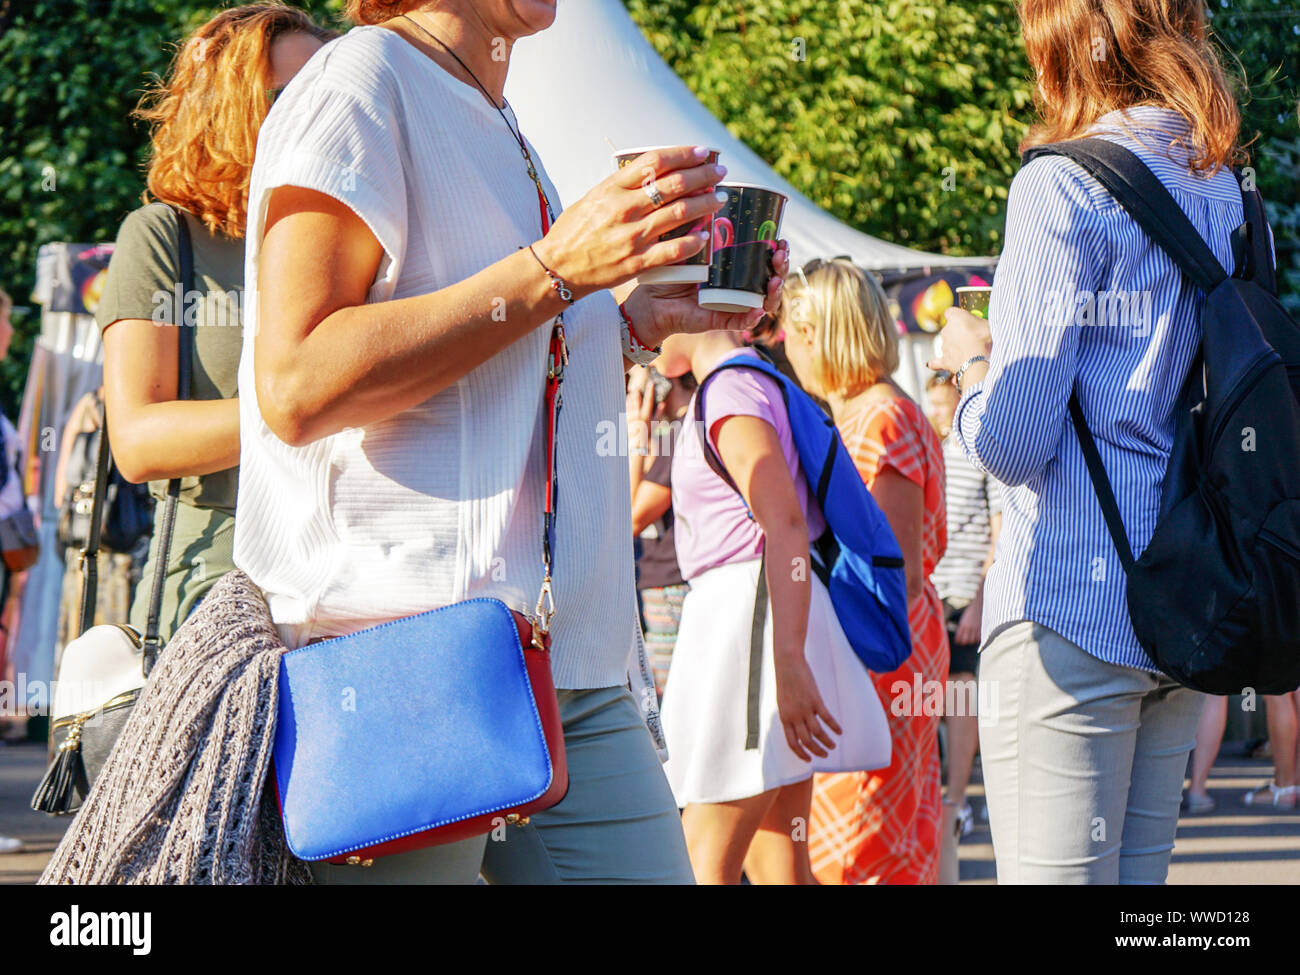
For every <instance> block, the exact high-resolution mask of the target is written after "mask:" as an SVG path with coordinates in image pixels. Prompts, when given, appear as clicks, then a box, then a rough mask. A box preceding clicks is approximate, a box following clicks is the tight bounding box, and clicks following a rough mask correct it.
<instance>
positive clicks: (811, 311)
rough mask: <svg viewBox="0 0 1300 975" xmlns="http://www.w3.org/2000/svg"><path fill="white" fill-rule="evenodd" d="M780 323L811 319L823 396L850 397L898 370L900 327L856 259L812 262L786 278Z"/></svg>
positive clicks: (815, 370) (787, 327)
mask: <svg viewBox="0 0 1300 975" xmlns="http://www.w3.org/2000/svg"><path fill="white" fill-rule="evenodd" d="M780 321H781V325H782V327H783V328H784V329H785V330H786V333H787V334H789V333H790V332H791V331H792V330H793V329H792V328H791V326H792V325H793V324H794V323H795V322H800V323H810V324H811V325H812V328H813V334H814V336H815V339H814V341H813V364H812V367H813V375H812V379H813V381H814V382H815V383H816V384H817V385H818V386H819V387H820V388H819V390H818V391H819V392H820V393H821V395H823V396H825V395H831V394H835V395H840V396H852V395H854V394H856V393H859V392H861V391H862V390H864V389H866V388H868V387H869V386H872V385H874V384H875V383H877V382H879V381H880V380H881V379H882V378H887V377H889V376H890V375H892V374H893V373H894V371H895V370H897V369H898V329H897V327H896V326H895V324H894V316H893V315H892V314H891V313H890V310H889V299H888V298H886V297H885V292H884V289H883V288H881V286H880V283H879V282H878V281H877V280H876V279H875V277H874V276H873V275H872V274H871V273H870V272H868V271H864V270H863V269H862V268H860V267H858V266H857V265H856V264H854V263H853V262H852V261H849V260H846V259H844V258H835V259H834V260H830V261H823V260H820V259H818V260H813V261H809V262H808V263H807V264H805V265H804V266H803V267H802V268H801V269H800V271H799V272H797V273H795V274H793V275H791V276H790V277H789V278H787V279H786V282H785V292H784V297H783V298H782V301H781V312H780Z"/></svg>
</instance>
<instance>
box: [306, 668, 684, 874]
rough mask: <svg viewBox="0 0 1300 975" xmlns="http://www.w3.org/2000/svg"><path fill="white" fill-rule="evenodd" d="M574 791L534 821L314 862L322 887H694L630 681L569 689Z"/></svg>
mask: <svg viewBox="0 0 1300 975" xmlns="http://www.w3.org/2000/svg"><path fill="white" fill-rule="evenodd" d="M559 698H560V718H561V721H562V722H563V725H564V747H565V752H566V758H567V761H568V765H569V792H568V794H567V795H566V796H565V797H564V798H563V799H562V800H560V802H559V804H558V805H555V806H552V807H551V808H550V809H547V810H546V811H545V812H540V813H534V814H533V816H532V817H531V821H530V822H529V823H528V825H526V826H505V825H502V826H501V827H500V828H499V829H497V830H494V831H493V832H492V833H490V834H489V835H487V836H476V837H473V838H472V839H468V840H462V841H460V842H459V843H447V844H445V845H443V846H432V847H428V848H427V849H423V850H415V851H413V852H411V853H399V854H397V855H396V856H389V857H380V858H378V859H376V860H375V862H374V865H373V866H369V867H360V866H356V867H350V866H341V865H334V864H329V863H315V864H312V868H311V872H312V877H313V878H314V879H315V881H316V883H318V884H472V883H474V882H475V881H476V880H477V879H478V877H479V874H480V873H482V875H483V876H484V877H485V878H486V879H487V881H488V882H489V883H493V884H559V883H589V884H618V883H625V884H693V883H694V882H695V876H694V874H693V873H692V872H691V861H690V858H689V857H688V856H687V853H686V840H685V837H684V836H683V835H682V823H681V817H680V816H679V815H678V812H677V805H676V803H674V802H673V794H672V790H671V789H669V788H668V779H667V778H665V777H664V771H663V766H662V765H660V763H659V756H658V755H657V754H656V753H655V749H654V744H653V742H652V741H651V738H650V733H649V732H648V731H647V730H646V726H645V723H644V722H643V721H642V719H641V712H640V710H639V709H638V708H637V706H636V702H635V701H634V700H633V699H632V695H631V693H630V692H629V691H628V689H627V688H626V687H600V688H596V689H594V690H585V691H560V692H559Z"/></svg>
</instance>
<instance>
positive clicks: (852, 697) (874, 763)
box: [662, 559, 890, 806]
mask: <svg viewBox="0 0 1300 975" xmlns="http://www.w3.org/2000/svg"><path fill="white" fill-rule="evenodd" d="M761 565H762V561H761V560H760V559H755V560H753V561H750V562H737V563H733V564H731V565H722V566H718V567H717V568H716V569H710V570H709V571H707V572H705V573H704V574H703V575H701V576H699V577H698V578H695V579H692V580H691V589H690V592H688V593H687V594H686V600H685V602H684V603H683V604H682V621H681V626H680V627H679V629H678V632H677V644H676V646H675V647H674V648H673V659H672V666H671V668H670V669H669V671H668V684H667V686H666V687H665V688H664V699H663V707H662V719H663V729H664V737H665V738H666V740H667V744H668V761H667V762H666V763H665V765H664V772H665V773H666V774H667V776H668V782H669V783H670V785H671V786H672V790H673V795H674V796H675V797H676V799H677V805H678V806H686V805H687V804H688V803H693V802H695V803H698V802H731V801H733V800H736V799H744V798H747V797H749V796H756V795H759V794H760V793H763V792H767V791H768V790H770V789H776V788H779V787H781V786H785V785H792V784H794V783H796V782H802V781H803V780H804V779H806V778H808V777H809V776H810V775H812V773H813V772H856V771H868V770H871V769H878V768H884V767H885V766H887V765H888V764H889V759H890V742H889V724H888V721H887V720H886V717H885V709H884V707H883V706H882V705H881V703H880V697H879V695H877V693H876V688H875V685H874V684H873V683H872V682H871V675H870V674H868V672H867V669H866V667H865V666H864V665H863V664H862V661H860V660H859V659H858V657H857V655H856V654H855V653H854V652H853V648H852V646H850V645H849V641H848V638H847V637H845V636H844V631H843V630H842V629H840V624H839V620H838V619H837V618H836V616H835V609H834V607H833V606H832V605H831V599H830V595H829V594H828V593H827V592H826V587H825V586H823V585H822V583H821V580H820V579H818V578H817V577H816V576H815V575H814V576H813V577H812V579H811V583H812V584H811V590H812V592H811V597H810V600H809V608H808V637H807V641H806V643H805V645H804V656H805V658H806V659H807V661H808V665H809V667H810V668H811V670H812V673H813V677H814V678H815V679H816V681H817V690H818V691H819V692H820V694H821V697H822V701H823V703H825V705H826V707H827V709H828V710H829V711H830V713H831V715H832V716H833V717H834V718H835V720H836V721H837V722H838V723H839V725H840V727H841V728H842V729H843V731H844V734H843V735H842V736H839V737H838V738H837V737H836V736H835V734H834V733H833V732H831V738H832V739H834V740H835V742H836V746H835V748H834V749H832V750H831V752H830V753H829V755H828V756H827V757H826V758H817V757H816V756H814V757H813V760H812V762H811V763H808V762H805V761H803V760H802V759H800V758H798V757H797V756H796V755H795V754H794V753H793V752H792V751H791V750H790V746H789V745H788V744H787V743H786V740H785V730H784V728H783V727H782V725H781V717H780V715H779V713H778V712H777V706H776V670H775V665H774V662H773V656H772V607H771V603H770V600H769V604H768V607H767V622H766V625H765V627H764V634H763V659H762V664H761V670H760V677H759V687H758V694H757V705H758V711H757V717H758V729H757V730H758V736H757V737H758V740H757V747H748V748H747V747H746V744H747V741H746V739H747V738H748V737H749V729H750V708H749V703H750V702H749V697H750V694H749V685H750V660H749V655H750V634H751V630H752V627H753V614H754V595H755V592H756V591H757V587H758V573H759V569H760V566H761Z"/></svg>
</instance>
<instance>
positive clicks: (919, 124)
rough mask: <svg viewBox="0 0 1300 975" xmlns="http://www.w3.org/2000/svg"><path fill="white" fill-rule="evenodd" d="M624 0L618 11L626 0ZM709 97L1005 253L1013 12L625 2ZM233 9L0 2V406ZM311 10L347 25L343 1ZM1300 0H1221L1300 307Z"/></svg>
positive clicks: (1015, 78) (974, 242) (187, 3)
mask: <svg viewBox="0 0 1300 975" xmlns="http://www.w3.org/2000/svg"><path fill="white" fill-rule="evenodd" d="M610 2H613V0H610ZM625 3H626V5H627V7H628V8H629V10H630V11H631V12H632V15H633V17H634V18H635V19H636V20H637V22H638V23H639V24H640V25H641V27H642V29H643V30H644V31H645V32H646V34H647V35H648V36H649V37H650V39H651V41H652V43H653V44H654V45H655V47H656V48H657V49H658V50H659V51H660V53H661V54H663V56H664V57H665V58H666V59H667V60H668V62H669V63H670V64H671V65H672V66H673V67H674V68H675V69H676V70H677V72H678V73H679V74H680V75H681V76H682V77H683V78H684V79H685V81H686V82H687V84H689V85H690V86H691V88H692V89H693V90H694V91H695V92H696V94H697V95H699V97H700V98H701V100H703V102H704V103H705V104H706V105H707V106H708V107H709V108H710V110H712V111H713V112H714V113H715V114H717V115H718V117H719V118H721V119H722V120H723V121H724V122H725V123H726V124H727V125H728V127H729V128H730V129H731V131H732V132H734V133H735V134H736V135H738V136H739V137H741V138H743V139H744V140H745V142H746V143H747V144H748V145H750V146H751V147H752V148H753V149H754V150H755V151H756V152H758V154H759V155H760V156H762V157H763V158H765V159H766V160H768V161H769V162H770V163H771V164H772V165H773V167H774V168H775V169H776V170H777V171H778V172H780V173H781V174H782V175H783V176H785V177H786V178H787V179H789V180H790V181H791V182H792V183H794V184H795V185H796V186H798V187H799V188H800V189H802V190H803V191H804V192H805V193H807V194H808V196H810V197H811V198H812V199H813V200H814V201H815V202H817V203H818V204H819V205H821V206H823V207H825V208H826V209H827V210H829V211H831V212H832V213H834V214H836V215H837V216H838V217H840V218H841V219H843V220H845V221H847V222H848V223H850V224H852V225H853V226H856V227H859V228H861V229H863V230H865V231H867V232H868V233H872V234H876V235H878V236H880V237H883V238H885V239H887V240H892V241H895V242H898V243H901V244H906V245H909V246H913V247H922V248H926V249H930V250H939V251H945V252H950V253H953V254H993V253H997V252H998V250H1000V248H1001V237H1000V234H1001V231H1002V224H1003V211H1004V207H1005V201H1006V188H1007V185H1008V184H1009V183H1010V180H1011V177H1012V175H1013V174H1014V173H1015V170H1016V167H1017V164H1018V163H1017V155H1016V145H1017V144H1018V142H1019V141H1020V138H1021V136H1022V135H1023V133H1024V131H1025V128H1026V126H1027V124H1028V123H1029V121H1030V119H1031V118H1032V107H1031V104H1030V90H1031V89H1030V83H1029V80H1028V79H1029V69H1028V67H1027V65H1026V64H1025V58H1024V52H1023V49H1022V46H1021V42H1020V37H1019V31H1018V25H1017V23H1016V16H1015V7H1014V4H1013V3H1012V2H1011V0H938V2H929V3H922V2H914V0H707V2H701V0H625ZM227 5H230V4H229V3H226V4H219V3H197V2H192V0H78V2H76V3H69V2H67V0H0V287H3V288H5V289H6V290H8V291H9V292H10V293H11V294H12V295H13V297H14V299H15V300H16V302H17V303H18V305H19V309H18V313H17V314H16V315H15V322H16V324H17V326H18V330H19V334H18V336H17V337H16V340H15V343H14V349H13V352H12V354H11V356H10V359H9V361H8V362H7V363H5V364H4V365H3V366H0V405H3V406H4V408H5V409H6V411H7V412H9V414H10V415H13V408H14V407H15V406H16V404H17V397H18V396H19V395H20V393H21V383H22V377H23V375H24V373H25V370H26V359H27V356H26V352H27V351H28V350H30V347H31V340H32V336H33V334H34V332H35V330H36V325H37V323H36V320H35V315H34V314H33V312H34V309H24V308H23V307H22V306H23V305H24V304H26V303H27V299H28V295H29V294H30V292H31V287H32V283H33V277H34V271H35V264H36V251H37V249H38V248H39V247H40V245H41V244H43V243H47V242H50V241H59V240H65V241H104V240H111V239H113V237H114V236H115V235H116V232H117V226H118V223H119V222H120V221H121V219H122V217H123V216H124V215H125V214H126V213H127V212H128V211H130V210H131V209H132V208H134V207H135V206H136V205H137V204H138V201H139V197H140V192H141V189H142V186H143V178H142V173H143V165H144V161H145V153H146V148H147V132H145V130H144V129H143V127H142V126H140V125H138V124H136V123H134V122H132V121H131V120H130V112H131V110H132V109H133V108H134V107H135V105H136V103H137V101H138V99H139V95H140V92H141V90H142V88H143V87H144V85H145V83H146V82H147V80H148V79H149V78H150V76H151V75H155V74H161V73H164V72H165V71H166V69H167V65H168V63H169V62H170V60H171V57H172V55H173V53H174V50H175V44H176V42H177V41H178V40H179V39H180V38H181V37H183V36H184V35H185V33H186V32H187V31H189V30H190V29H192V28H193V27H195V26H197V25H198V24H199V23H201V22H202V21H203V20H205V19H206V18H207V17H209V16H211V15H212V14H213V13H214V12H215V11H216V10H217V9H219V8H220V7H221V6H227ZM299 5H300V6H303V7H305V8H306V9H308V10H310V11H311V12H312V13H313V14H314V15H315V16H316V17H317V19H318V20H320V21H322V22H325V23H331V24H332V25H334V26H339V20H340V11H341V8H342V0H306V2H300V4H299ZM1298 6H1300V0H1211V12H1212V14H1213V23H1214V27H1215V30H1216V32H1217V33H1218V34H1219V36H1220V37H1221V39H1222V41H1223V42H1224V46H1225V47H1226V48H1227V49H1228V50H1230V51H1233V52H1236V54H1237V55H1238V56H1239V57H1240V61H1241V68H1242V71H1243V73H1244V76H1245V78H1246V79H1247V80H1248V82H1249V94H1248V95H1247V96H1246V97H1245V98H1244V102H1245V115H1246V131H1247V133H1248V134H1249V135H1256V134H1257V135H1258V139H1257V141H1256V143H1255V146H1254V158H1253V159H1252V162H1253V164H1254V165H1255V167H1256V169H1257V172H1258V179H1259V183H1260V186H1261V188H1262V189H1263V191H1264V193H1265V196H1266V198H1268V200H1269V203H1270V208H1271V209H1270V213H1271V215H1272V216H1273V218H1274V221H1275V229H1276V230H1277V236H1278V250H1279V264H1280V265H1281V266H1282V267H1283V269H1284V270H1285V271H1286V272H1287V273H1288V274H1289V276H1290V277H1289V281H1290V290H1291V292H1292V294H1291V297H1290V299H1289V300H1290V301H1292V303H1293V304H1296V303H1300V246H1298V244H1297V240H1296V233H1297V228H1298V227H1300V178H1298V177H1297V172H1296V167H1297V164H1300V140H1298V139H1297V136H1298V135H1300V131H1298V130H1297V127H1296V103H1297V100H1300V88H1298V85H1297V77H1296V76H1297V73H1300V23H1298V21H1300V15H1297V13H1296V8H1297V7H1298Z"/></svg>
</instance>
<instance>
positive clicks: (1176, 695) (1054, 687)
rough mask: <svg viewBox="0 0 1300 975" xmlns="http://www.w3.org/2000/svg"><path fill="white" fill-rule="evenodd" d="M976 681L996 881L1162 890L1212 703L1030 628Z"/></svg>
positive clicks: (1003, 640)
mask: <svg viewBox="0 0 1300 975" xmlns="http://www.w3.org/2000/svg"><path fill="white" fill-rule="evenodd" d="M979 680H980V684H981V685H983V684H985V683H987V682H990V681H991V682H993V684H992V686H991V687H988V688H985V687H981V688H980V700H981V701H990V702H996V706H995V707H992V708H986V707H985V706H983V705H982V706H981V709H980V716H979V720H980V751H981V754H982V756H983V757H982V760H981V761H982V764H983V769H984V786H985V790H986V794H987V797H988V806H989V825H990V828H991V830H992V833H993V853H994V856H995V858H996V860H997V872H998V883H1000V884H1115V883H1120V884H1161V883H1164V882H1165V877H1166V874H1167V873H1168V871H1169V859H1170V855H1171V854H1172V852H1173V848H1174V832H1175V830H1176V829H1177V826H1178V807H1179V803H1180V801H1181V797H1182V786H1183V776H1184V772H1185V771H1186V766H1187V756H1188V753H1189V752H1190V751H1191V749H1192V746H1193V745H1194V744H1195V742H1196V725H1197V722H1198V720H1199V719H1200V714H1201V706H1202V704H1203V703H1204V695H1202V694H1200V693H1198V692H1196V691H1193V690H1190V689H1188V688H1185V687H1182V686H1180V685H1178V684H1175V683H1174V682H1173V681H1171V680H1169V679H1168V678H1166V677H1164V676H1162V675H1159V674H1151V673H1148V672H1146V671H1142V670H1136V669H1133V668H1130V667H1120V666H1117V665H1115V664H1109V663H1106V662H1105V661H1102V660H1099V659H1097V658H1096V657H1093V656H1092V655H1091V654H1089V653H1087V652H1086V651H1085V650H1083V649H1082V648H1080V647H1078V646H1076V645H1075V644H1073V643H1071V642H1070V641H1069V640H1067V639H1065V638H1064V637H1062V636H1061V635H1060V634H1058V633H1056V632H1054V631H1052V630H1050V629H1048V628H1046V627H1044V626H1041V625H1039V624H1037V623H1031V622H1020V623H1015V624H1013V625H1011V626H1009V627H1007V628H1006V629H1004V630H1002V631H1000V632H999V633H997V634H996V635H995V636H994V637H993V639H992V640H990V641H989V643H988V644H987V645H986V646H985V648H984V650H983V652H982V653H981V654H980V674H979ZM986 692H987V694H986ZM986 711H987V713H986Z"/></svg>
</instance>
